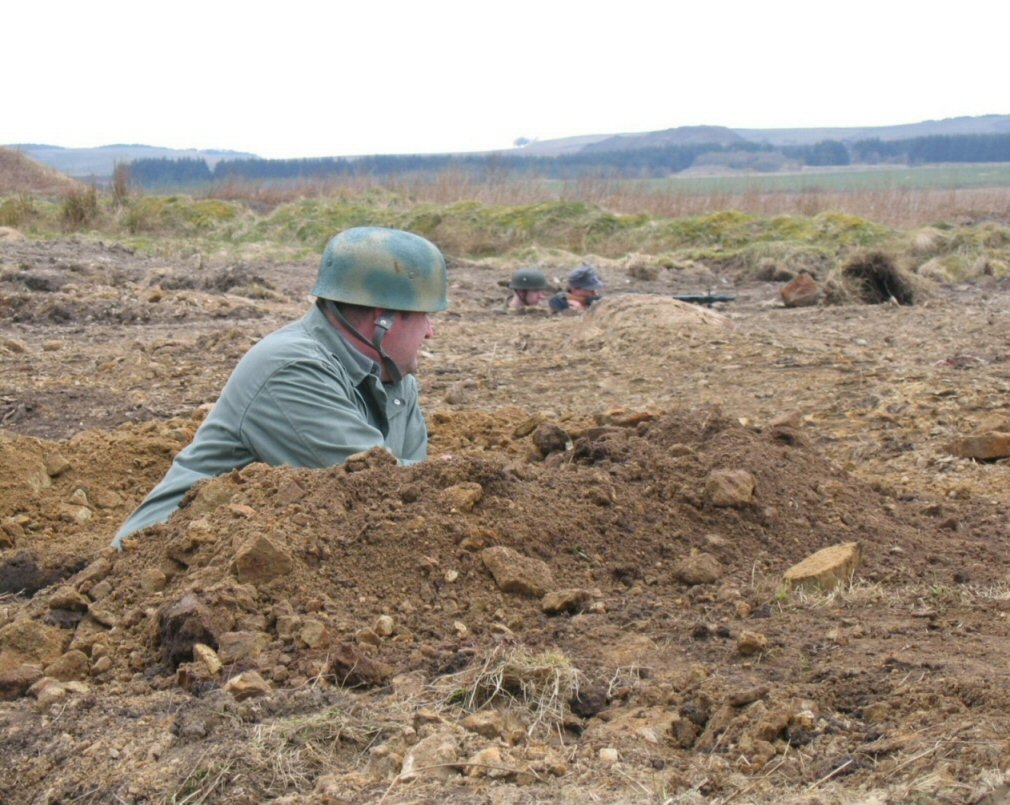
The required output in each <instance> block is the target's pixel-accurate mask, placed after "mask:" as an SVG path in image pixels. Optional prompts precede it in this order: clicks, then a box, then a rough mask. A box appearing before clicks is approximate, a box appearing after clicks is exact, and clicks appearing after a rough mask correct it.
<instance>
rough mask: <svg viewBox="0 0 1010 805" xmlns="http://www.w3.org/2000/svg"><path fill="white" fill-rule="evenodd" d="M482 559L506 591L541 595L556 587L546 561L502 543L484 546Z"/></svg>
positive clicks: (533, 595) (526, 594) (501, 587)
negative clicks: (532, 557) (531, 556)
mask: <svg viewBox="0 0 1010 805" xmlns="http://www.w3.org/2000/svg"><path fill="white" fill-rule="evenodd" d="M480 558H481V561H482V562H484V566H485V567H486V568H487V569H488V570H489V571H491V575H492V576H494V580H495V583H496V584H497V585H498V587H499V588H500V589H501V590H502V591H503V592H506V593H516V594H518V595H524V596H527V597H528V598H539V597H541V596H543V595H544V594H546V592H547V591H548V590H549V589H551V588H552V587H553V586H554V577H553V575H552V574H551V569H550V568H549V567H548V566H547V565H546V564H545V563H544V562H541V561H540V560H539V559H531V558H530V557H528V556H523V555H522V554H521V553H519V552H518V551H514V550H513V549H512V548H506V547H505V546H502V545H496V546H495V547H493V548H485V549H484V550H483V551H481V552H480Z"/></svg>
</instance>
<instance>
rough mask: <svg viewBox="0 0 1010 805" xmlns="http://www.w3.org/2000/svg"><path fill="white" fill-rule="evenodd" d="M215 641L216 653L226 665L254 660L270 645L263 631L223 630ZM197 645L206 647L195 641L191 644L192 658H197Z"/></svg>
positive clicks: (268, 638)
mask: <svg viewBox="0 0 1010 805" xmlns="http://www.w3.org/2000/svg"><path fill="white" fill-rule="evenodd" d="M217 643H218V645H217V653H218V656H219V657H220V661H221V662H223V663H225V664H226V665H230V664H232V663H237V662H249V661H251V660H255V659H256V658H257V657H258V656H259V655H260V654H261V653H262V652H263V649H265V648H266V647H267V646H268V645H270V636H269V635H267V634H264V633H263V632H250V631H239V632H225V633H223V634H222V635H220V636H219V637H218V640H217ZM197 645H203V646H204V648H208V646H206V644H202V643H195V644H194V645H193V659H194V660H195V659H196V658H197V656H196V647H197ZM212 673H213V672H212Z"/></svg>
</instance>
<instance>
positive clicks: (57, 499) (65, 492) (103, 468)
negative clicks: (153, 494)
mask: <svg viewBox="0 0 1010 805" xmlns="http://www.w3.org/2000/svg"><path fill="white" fill-rule="evenodd" d="M197 425H198V421H197V420H195V419H189V420H174V421H168V422H157V423H154V422H150V423H145V424H143V425H127V426H124V427H122V428H119V429H117V430H115V431H112V432H106V431H97V430H92V431H84V432H82V433H79V434H77V435H76V436H74V437H73V438H71V439H68V440H66V441H60V442H54V441H45V440H41V439H33V438H30V437H26V436H13V435H9V434H6V433H3V432H0V547H2V548H3V551H2V553H0V594H5V593H21V594H27V595H31V594H34V593H35V592H36V591H37V590H38V589H40V588H42V587H44V586H46V585H48V584H51V583H53V582H55V581H58V580H59V579H61V578H65V577H66V576H69V575H70V574H71V573H74V572H76V571H77V570H80V568H81V567H83V566H84V565H85V564H87V563H88V562H90V561H91V559H92V558H93V557H94V556H95V555H96V554H97V553H99V552H100V551H101V550H102V549H103V548H105V547H106V546H107V545H108V544H109V543H110V542H111V540H112V535H113V534H114V533H115V531H116V529H117V528H118V527H119V525H120V524H121V523H122V522H123V520H125V519H126V517H127V515H129V513H130V512H131V511H132V510H133V508H134V507H135V506H136V504H137V502H138V501H139V499H140V498H141V497H142V496H143V495H144V494H145V492H144V491H143V490H144V489H145V488H150V487H152V486H153V485H154V484H155V483H157V481H158V480H160V478H161V476H162V475H163V474H164V472H165V470H166V469H167V468H168V465H169V463H170V462H171V460H172V456H173V455H175V453H176V452H178V450H179V449H180V448H181V447H182V446H183V445H185V444H186V443H187V442H188V441H189V440H190V439H192V437H193V434H194V433H195V431H196V427H197Z"/></svg>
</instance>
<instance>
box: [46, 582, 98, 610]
mask: <svg viewBox="0 0 1010 805" xmlns="http://www.w3.org/2000/svg"><path fill="white" fill-rule="evenodd" d="M90 605H91V602H90V601H88V599H87V598H85V597H84V596H83V595H81V594H80V593H79V592H78V591H77V588H76V587H71V586H70V585H69V584H67V585H64V586H63V587H60V588H59V589H58V590H57V591H56V592H55V593H53V594H52V595H51V596H50V597H49V608H50V609H68V610H70V611H71V612H86V611H87V609H88V607H89V606H90Z"/></svg>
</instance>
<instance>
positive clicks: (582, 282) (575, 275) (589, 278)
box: [568, 265, 603, 291]
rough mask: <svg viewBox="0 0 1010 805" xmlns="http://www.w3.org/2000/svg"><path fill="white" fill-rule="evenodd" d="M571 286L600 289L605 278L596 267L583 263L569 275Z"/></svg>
mask: <svg viewBox="0 0 1010 805" xmlns="http://www.w3.org/2000/svg"><path fill="white" fill-rule="evenodd" d="M568 287H569V288H587V289H588V290H590V291H598V290H600V288H602V287H603V280H601V279H600V275H599V274H597V273H596V269H595V268H593V267H592V266H590V265H582V266H579V267H578V268H576V269H573V270H572V273H571V274H569V275H568Z"/></svg>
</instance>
